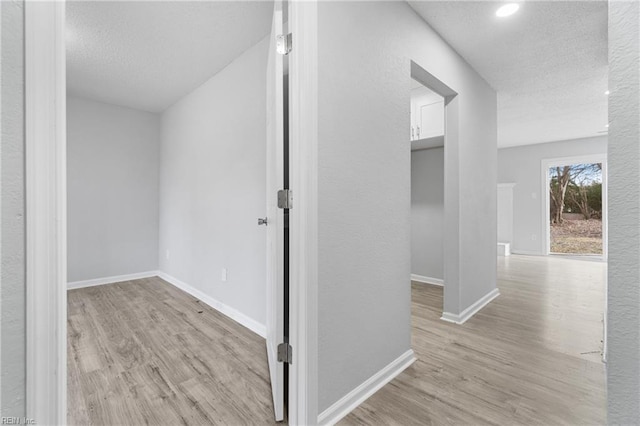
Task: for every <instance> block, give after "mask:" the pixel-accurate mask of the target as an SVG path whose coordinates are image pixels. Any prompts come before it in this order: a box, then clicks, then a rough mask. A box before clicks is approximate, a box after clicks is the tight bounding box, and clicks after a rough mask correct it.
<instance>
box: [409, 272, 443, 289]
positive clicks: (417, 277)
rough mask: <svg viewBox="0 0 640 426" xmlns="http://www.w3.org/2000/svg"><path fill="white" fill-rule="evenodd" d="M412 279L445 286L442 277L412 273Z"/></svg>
mask: <svg viewBox="0 0 640 426" xmlns="http://www.w3.org/2000/svg"><path fill="white" fill-rule="evenodd" d="M411 281H416V282H419V283H423V284H433V285H439V286H440V287H444V280H441V279H440V278H431V277H425V276H424V275H418V274H411Z"/></svg>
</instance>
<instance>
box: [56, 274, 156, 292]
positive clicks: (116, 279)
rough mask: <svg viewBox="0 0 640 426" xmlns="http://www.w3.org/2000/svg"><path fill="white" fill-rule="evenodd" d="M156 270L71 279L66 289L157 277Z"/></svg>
mask: <svg viewBox="0 0 640 426" xmlns="http://www.w3.org/2000/svg"><path fill="white" fill-rule="evenodd" d="M158 274H159V272H158V271H147V272H138V273H136V274H127V275H115V276H113V277H104V278H95V279H92V280H84V281H73V282H70V283H67V290H73V289H76V288H84V287H93V286H96V285H104V284H113V283H121V282H123V281H131V280H139V279H141V278H150V277H157V276H158Z"/></svg>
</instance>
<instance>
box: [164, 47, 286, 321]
mask: <svg viewBox="0 0 640 426" xmlns="http://www.w3.org/2000/svg"><path fill="white" fill-rule="evenodd" d="M267 48H268V42H267V40H266V39H264V40H262V41H261V42H260V43H258V44H257V45H255V46H253V47H252V48H250V49H249V50H247V51H246V52H245V53H243V54H242V55H241V56H239V57H238V58H236V59H235V60H234V61H233V62H232V63H231V64H229V65H228V66H227V67H226V68H225V69H224V70H222V71H221V72H220V73H218V74H216V75H215V76H214V77H212V78H211V79H209V80H208V81H207V82H205V83H204V84H203V85H202V86H200V87H199V88H198V89H196V90H195V91H194V92H192V93H191V94H189V95H187V96H185V97H184V98H183V99H181V100H180V101H178V102H177V103H176V104H175V105H173V106H171V107H170V108H168V109H167V110H166V111H165V112H164V113H163V115H162V151H161V165H160V170H161V179H160V247H159V256H160V269H161V270H162V271H163V272H165V273H167V274H169V275H170V276H172V277H174V278H177V279H179V280H180V281H183V282H184V283H186V284H188V285H190V286H192V287H194V288H196V289H198V290H200V291H202V292H204V293H205V294H207V295H209V296H211V297H213V298H214V299H216V300H218V301H219V302H222V303H224V304H225V305H227V306H230V307H231V308H234V309H236V310H238V311H240V312H241V313H243V314H245V315H247V316H248V317H250V318H252V319H254V320H256V321H258V322H260V323H261V324H265V321H266V317H265V315H266V313H265V310H266V306H265V298H266V282H265V273H266V233H265V227H264V226H258V224H257V219H258V217H264V216H265V206H266V199H265V176H266V77H265V75H266V63H267V62H266V61H267ZM274 196H275V194H274ZM223 268H227V270H228V281H227V282H222V280H221V271H222V269H223Z"/></svg>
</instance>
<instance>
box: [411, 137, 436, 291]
mask: <svg viewBox="0 0 640 426" xmlns="http://www.w3.org/2000/svg"><path fill="white" fill-rule="evenodd" d="M443 229H444V148H433V149H425V150H420V151H413V152H411V273H412V274H416V275H422V276H423V277H429V278H436V279H439V280H442V279H444V252H443Z"/></svg>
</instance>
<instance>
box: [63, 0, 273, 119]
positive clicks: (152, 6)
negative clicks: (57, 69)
mask: <svg viewBox="0 0 640 426" xmlns="http://www.w3.org/2000/svg"><path fill="white" fill-rule="evenodd" d="M272 11H273V3H271V2H265V1H257V2H247V1H233V2H231V1H229V2H222V1H216V2H185V1H180V2H110V1H68V2H67V87H68V91H69V93H70V94H72V95H78V96H83V97H88V98H92V99H96V100H99V101H103V102H108V103H112V104H116V105H122V106H127V107H131V108H137V109H141V110H145V111H151V112H160V111H163V110H164V109H166V108H167V107H169V106H171V105H172V104H173V103H175V102H176V101H177V100H179V99H180V98H181V97H182V96H184V95H186V94H187V93H189V92H191V91H192V90H194V89H195V88H196V87H198V86H199V85H201V84H202V83H204V82H205V81H206V80H207V79H209V78H210V77H211V76H213V75H214V74H216V73H217V72H219V71H220V70H222V69H223V68H224V67H225V66H226V65H228V64H229V63H230V62H231V61H233V59H235V58H236V57H237V56H239V55H240V54H241V53H242V52H244V51H245V50H247V49H248V48H249V47H251V46H253V45H254V44H255V43H257V42H258V41H260V40H261V39H262V38H263V37H265V36H266V35H267V33H268V32H269V31H270V29H271V14H272Z"/></svg>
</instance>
